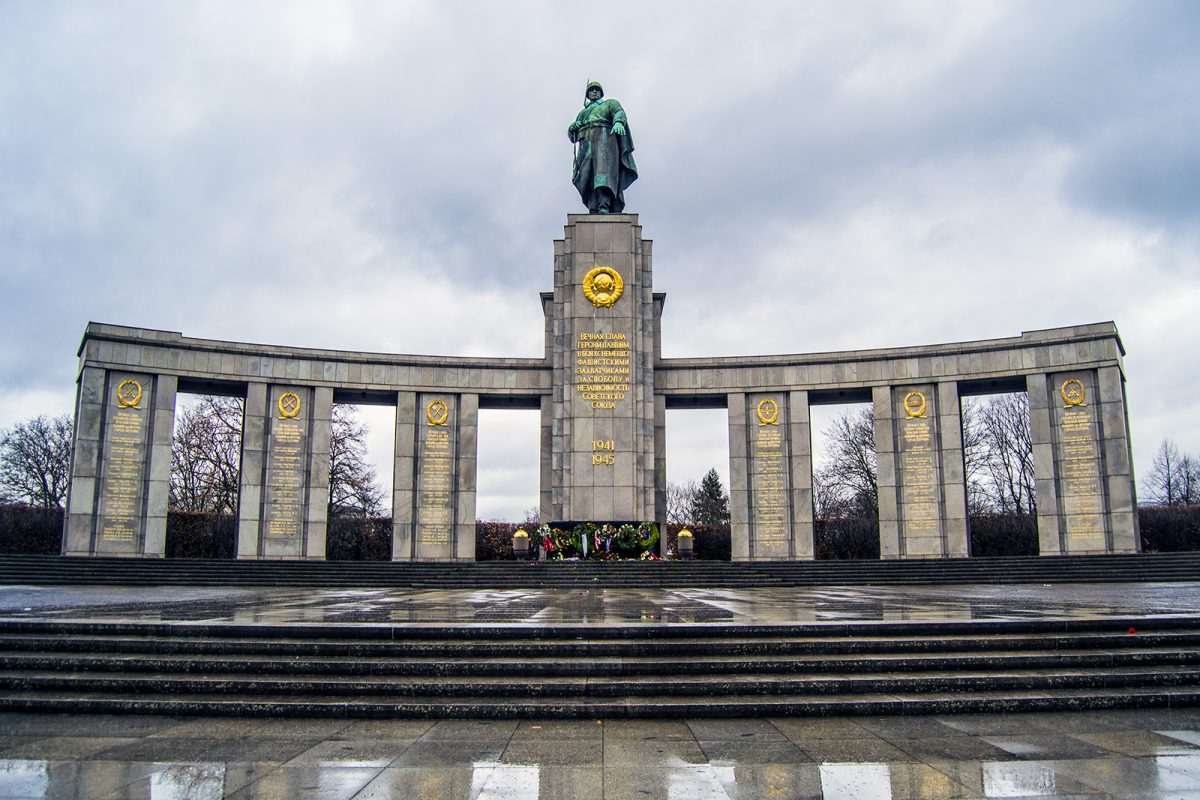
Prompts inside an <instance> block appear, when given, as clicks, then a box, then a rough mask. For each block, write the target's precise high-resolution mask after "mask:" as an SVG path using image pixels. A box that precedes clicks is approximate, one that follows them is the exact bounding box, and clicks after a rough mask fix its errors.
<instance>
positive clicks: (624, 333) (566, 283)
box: [541, 214, 666, 522]
mask: <svg viewBox="0 0 1200 800" xmlns="http://www.w3.org/2000/svg"><path fill="white" fill-rule="evenodd" d="M543 307H544V309H545V312H546V317H547V338H548V340H549V343H550V353H551V359H552V364H553V381H552V387H553V395H552V397H551V399H550V402H549V403H548V404H547V406H546V407H544V411H543V420H544V422H543V425H544V427H546V423H548V428H549V431H548V433H549V436H548V437H543V462H549V470H547V471H546V472H545V473H544V476H543V479H544V480H548V481H549V486H548V487H547V486H545V485H543V492H542V509H541V512H542V519H543V520H545V521H547V522H586V521H595V522H641V521H646V520H654V521H659V522H662V521H663V520H657V519H656V514H657V512H658V509H661V508H665V499H664V496H665V491H666V476H665V474H663V472H664V468H665V458H656V452H657V451H659V450H661V448H656V446H655V438H656V432H661V431H662V430H663V429H664V428H665V414H666V409H665V405H664V404H662V403H659V404H658V408H657V409H656V406H655V402H654V362H655V353H656V352H657V347H656V340H657V336H658V316H657V314H656V311H657V310H660V309H661V302H656V299H655V297H654V293H653V290H652V272H651V254H650V242H648V241H645V240H643V239H642V236H641V227H640V226H639V225H638V222H637V216H636V215H632V214H614V215H590V214H572V215H570V216H569V217H568V219H567V226H566V236H565V238H564V239H562V240H560V241H556V242H555V243H554V293H553V295H552V296H543ZM547 417H548V419H547ZM660 417H662V419H660ZM547 438H548V439H549V445H550V452H549V453H547V452H545V447H546V444H547V442H546V439H547Z"/></svg>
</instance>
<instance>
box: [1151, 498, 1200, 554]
mask: <svg viewBox="0 0 1200 800" xmlns="http://www.w3.org/2000/svg"><path fill="white" fill-rule="evenodd" d="M1138 520H1139V522H1140V523H1141V528H1142V551H1143V552H1146V553H1174V552H1179V551H1181V550H1200V505H1193V506H1144V507H1142V508H1139V509H1138Z"/></svg>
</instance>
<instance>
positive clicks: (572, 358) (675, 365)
mask: <svg viewBox="0 0 1200 800" xmlns="http://www.w3.org/2000/svg"><path fill="white" fill-rule="evenodd" d="M542 302H543V309H544V311H545V315H546V355H545V357H544V358H537V359H535V358H524V359H502V358H467V357H443V356H420V355H391V354H380V353H365V352H350V351H336V350H321V349H310V348H297V347H276V346H269V345H257V344H242V343H234V342H223V341H216V340H208V339H195V338H190V337H185V336H183V335H182V334H180V333H177V332H172V331H156V330H146V329H140V328H130V327H121V326H114V325H103V324H97V323H91V324H89V325H88V326H87V330H86V331H85V333H84V338H83V342H82V344H81V346H80V349H79V357H80V372H79V378H78V393H77V406H76V426H75V441H74V450H73V458H72V473H71V474H72V481H71V490H70V495H69V498H68V513H67V520H66V526H65V532H64V552H65V553H67V554H71V555H86V554H95V555H130V556H137V555H144V556H161V555H163V552H164V543H165V535H166V518H167V501H168V487H169V479H170V469H171V463H170V460H171V438H172V431H173V426H174V413H175V399H176V394H177V393H178V392H179V391H193V392H212V393H219V394H220V393H223V394H232V395H239V396H242V397H244V398H245V400H246V405H245V409H246V410H245V419H244V423H243V442H242V462H241V463H242V469H241V479H240V480H241V487H240V496H239V511H238V556H239V557H241V558H317V559H319V558H323V557H324V553H325V534H326V522H327V520H326V514H327V505H328V500H329V438H330V424H331V422H330V420H331V413H332V407H333V404H334V403H338V402H345V403H374V404H384V405H393V406H395V407H396V409H397V413H396V432H395V443H396V448H395V462H394V465H393V483H394V494H393V498H392V508H393V522H394V531H393V548H392V551H393V558H394V559H396V560H409V559H426V560H449V559H466V560H470V559H473V558H474V548H475V542H474V522H475V491H476V486H475V480H476V458H477V453H476V450H477V446H476V432H477V423H478V411H479V409H480V408H488V407H523V408H539V409H540V410H541V416H542V423H541V424H542V430H541V477H540V483H541V486H540V493H541V511H542V518H543V519H544V520H548V521H549V520H555V521H583V519H585V518H586V519H592V520H595V521H608V520H615V521H634V520H640V519H653V520H656V521H658V522H660V523H662V522H664V521H665V519H664V518H665V500H664V496H665V489H666V457H667V454H666V450H665V441H666V409H668V408H672V407H689V406H703V407H723V408H726V409H727V410H728V419H729V456H730V500H731V513H732V531H733V556H734V558H735V559H737V560H764V559H789V558H798V559H809V558H812V557H813V526H814V522H813V509H812V464H813V456H812V452H811V425H810V408H811V407H812V406H813V405H820V404H823V403H847V402H870V403H872V404H873V408H874V417H875V444H876V452H877V460H878V488H879V509H880V546H881V553H882V555H883V557H884V558H939V557H949V556H965V555H968V541H969V536H968V529H967V525H968V521H967V509H966V485H965V484H966V480H965V475H964V467H963V445H962V432H961V427H962V426H961V419H960V402H959V401H960V397H961V396H963V395H970V394H983V393H988V392H993V391H1018V390H1023V391H1026V392H1027V393H1028V396H1029V401H1030V414H1031V420H1030V422H1031V434H1032V439H1033V449H1034V461H1035V477H1036V482H1037V502H1038V530H1039V539H1040V549H1041V552H1042V553H1043V554H1056V553H1105V552H1135V551H1137V550H1138V549H1139V540H1138V535H1137V529H1136V513H1135V511H1136V509H1135V505H1136V498H1135V494H1134V488H1133V487H1134V484H1133V472H1132V459H1131V457H1130V446H1129V426H1128V420H1127V418H1126V404H1125V381H1124V373H1123V367H1122V357H1123V355H1124V350H1123V348H1122V345H1121V341H1120V338H1119V335H1118V333H1117V329H1116V326H1115V325H1113V324H1112V323H1098V324H1092V325H1082V326H1076V327H1068V328H1054V329H1048V330H1038V331H1030V332H1026V333H1023V334H1021V335H1020V336H1017V337H1009V338H1003V339H989V340H982V341H975V342H960V343H952V344H938V345H929V346H923V347H904V348H888V349H876V350H857V351H846V352H834V353H817V354H798V355H777V356H744V357H725V358H689V359H664V358H662V357H661V335H660V326H661V316H662V310H663V306H664V303H665V295H663V294H661V293H655V292H653V291H652V271H651V242H650V241H649V240H643V239H642V238H641V227H640V226H639V225H638V222H637V217H636V215H609V216H600V215H595V216H593V215H570V216H569V217H568V224H567V227H566V236H565V237H564V239H562V240H559V241H557V242H556V243H555V283H554V291H553V292H547V293H544V294H543V295H542ZM135 389H136V391H135Z"/></svg>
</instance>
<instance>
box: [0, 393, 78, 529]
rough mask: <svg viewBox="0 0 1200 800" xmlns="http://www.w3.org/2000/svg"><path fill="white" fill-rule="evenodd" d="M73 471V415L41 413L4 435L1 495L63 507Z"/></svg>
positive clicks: (1, 441)
mask: <svg viewBox="0 0 1200 800" xmlns="http://www.w3.org/2000/svg"><path fill="white" fill-rule="evenodd" d="M70 475H71V418H70V417H68V416H66V415H65V414H64V415H61V416H57V417H47V416H44V415H43V416H37V417H34V418H32V419H28V420H25V421H24V422H18V423H17V424H16V425H14V426H13V427H12V428H11V429H9V430H7V431H5V432H4V434H3V436H0V498H2V499H4V500H5V501H7V502H21V503H29V504H30V505H34V506H40V507H42V508H62V505H63V500H65V499H66V496H67V483H68V481H69V480H70Z"/></svg>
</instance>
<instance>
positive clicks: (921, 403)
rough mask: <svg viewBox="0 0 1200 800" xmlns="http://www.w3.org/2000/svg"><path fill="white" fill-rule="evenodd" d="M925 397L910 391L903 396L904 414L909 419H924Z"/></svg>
mask: <svg viewBox="0 0 1200 800" xmlns="http://www.w3.org/2000/svg"><path fill="white" fill-rule="evenodd" d="M925 407H926V403H925V395H924V394H922V393H921V392H917V391H912V392H909V393H908V394H906V395H904V413H905V414H908V418H909V419H917V418H921V419H924V418H925Z"/></svg>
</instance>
